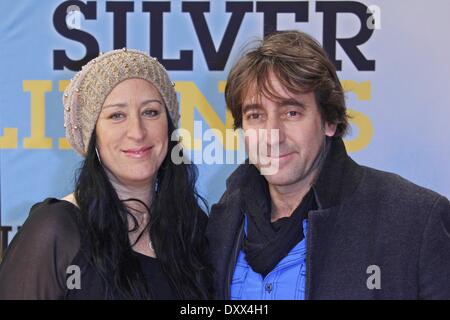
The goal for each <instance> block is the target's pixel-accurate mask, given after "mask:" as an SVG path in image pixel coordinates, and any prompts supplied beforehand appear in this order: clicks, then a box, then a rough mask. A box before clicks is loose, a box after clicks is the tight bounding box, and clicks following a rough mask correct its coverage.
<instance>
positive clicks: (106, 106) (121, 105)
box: [103, 99, 163, 109]
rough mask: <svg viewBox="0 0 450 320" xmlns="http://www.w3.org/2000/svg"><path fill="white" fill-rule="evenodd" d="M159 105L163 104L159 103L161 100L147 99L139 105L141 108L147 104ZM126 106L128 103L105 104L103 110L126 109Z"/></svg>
mask: <svg viewBox="0 0 450 320" xmlns="http://www.w3.org/2000/svg"><path fill="white" fill-rule="evenodd" d="M155 102H156V103H159V104H160V105H162V104H163V103H162V102H161V100H158V99H148V100H145V101H143V102H142V103H141V106H143V105H146V104H149V103H155ZM127 106H128V103H125V102H118V103H111V104H107V105H104V106H103V109H106V108H113V107H120V108H123V107H127Z"/></svg>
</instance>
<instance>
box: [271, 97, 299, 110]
mask: <svg viewBox="0 0 450 320" xmlns="http://www.w3.org/2000/svg"><path fill="white" fill-rule="evenodd" d="M277 104H278V106H280V107H286V106H293V107H300V108H302V109H306V106H305V104H304V103H303V102H301V101H298V100H296V99H282V100H280V101H278V103H277Z"/></svg>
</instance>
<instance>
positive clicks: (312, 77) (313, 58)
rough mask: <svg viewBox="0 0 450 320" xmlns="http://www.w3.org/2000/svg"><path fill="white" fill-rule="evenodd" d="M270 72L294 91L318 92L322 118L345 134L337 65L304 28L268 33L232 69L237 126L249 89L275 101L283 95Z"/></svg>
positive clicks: (229, 90) (229, 91)
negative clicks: (279, 94)
mask: <svg viewBox="0 0 450 320" xmlns="http://www.w3.org/2000/svg"><path fill="white" fill-rule="evenodd" d="M270 74H273V75H274V76H275V77H276V78H277V79H278V80H279V81H280V83H281V84H282V85H283V86H284V87H285V88H286V89H287V90H288V91H290V92H292V93H294V94H298V93H307V92H314V95H315V98H316V102H317V105H318V107H319V112H320V114H321V116H322V120H323V121H326V122H328V123H330V124H336V125H337V128H336V133H335V136H336V137H342V136H343V135H345V133H346V131H347V127H348V118H347V114H346V107H345V98H344V92H343V89H342V86H341V83H340V82H339V79H338V77H337V74H336V68H335V66H334V65H333V63H332V62H331V61H330V60H329V58H328V56H327V54H326V52H325V50H323V49H322V47H321V46H320V44H319V43H318V42H317V41H316V40H315V39H313V38H312V37H311V36H309V35H307V34H306V33H303V32H300V31H279V32H275V33H272V34H270V35H268V36H266V37H265V38H264V39H263V40H262V41H261V42H260V43H259V45H258V46H257V47H256V48H255V49H252V50H251V51H249V52H247V53H246V54H244V55H243V56H242V57H241V58H240V59H239V60H238V62H237V63H236V64H235V65H234V67H233V68H232V69H231V71H230V74H229V75H228V79H227V85H226V87H225V100H226V104H227V107H228V108H229V109H230V111H231V113H232V115H233V117H234V127H235V128H240V127H242V104H243V102H244V99H245V98H246V94H247V93H248V92H249V90H251V89H256V92H260V93H261V94H263V95H264V96H266V97H268V98H270V99H272V100H275V101H276V100H279V99H280V98H281V97H279V96H277V94H276V93H275V90H274V89H273V86H272V84H271V83H270V81H269V75H270Z"/></svg>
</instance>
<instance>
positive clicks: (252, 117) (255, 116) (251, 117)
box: [247, 113, 261, 120]
mask: <svg viewBox="0 0 450 320" xmlns="http://www.w3.org/2000/svg"><path fill="white" fill-rule="evenodd" d="M259 118H261V115H260V114H259V113H250V114H248V115H247V120H258V119H259Z"/></svg>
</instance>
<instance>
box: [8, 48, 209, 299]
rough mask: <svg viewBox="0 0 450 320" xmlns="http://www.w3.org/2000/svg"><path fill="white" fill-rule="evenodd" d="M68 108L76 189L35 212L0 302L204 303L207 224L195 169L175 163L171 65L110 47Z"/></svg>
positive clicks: (78, 82)
mask: <svg viewBox="0 0 450 320" xmlns="http://www.w3.org/2000/svg"><path fill="white" fill-rule="evenodd" d="M63 102H64V120H65V128H66V137H67V139H68V141H69V142H70V144H71V145H72V147H73V148H74V149H75V150H76V151H77V152H79V153H80V154H81V155H83V156H84V157H85V159H84V162H83V165H82V167H81V169H80V171H79V174H78V177H77V180H76V185H75V191H74V193H73V194H70V195H68V196H66V197H65V198H63V199H62V200H57V199H53V198H49V199H46V200H45V201H43V202H41V203H38V204H36V205H34V206H33V207H32V209H31V212H30V215H29V217H28V219H27V221H26V222H25V224H24V225H23V227H22V228H21V230H20V231H19V232H18V234H17V235H16V237H15V238H14V239H13V241H12V243H11V245H10V247H9V248H8V250H7V252H6V254H5V257H4V259H3V262H2V264H1V266H0V299H64V298H65V299H148V298H150V299H206V298H208V295H209V283H210V271H209V269H208V267H207V264H206V262H205V261H206V259H205V256H204V252H206V250H205V243H204V237H203V233H204V228H205V225H206V220H207V217H206V215H205V214H204V213H203V211H202V210H201V209H200V207H199V205H198V202H197V200H198V198H199V196H198V195H197V193H196V191H195V180H196V169H195V167H193V166H191V165H187V164H183V163H182V164H179V165H175V164H174V163H173V162H172V161H171V157H170V156H171V153H172V152H171V151H172V149H173V148H174V147H175V146H176V145H177V142H174V141H172V140H171V139H170V138H171V137H172V133H173V132H174V130H175V125H176V124H177V122H178V118H179V114H178V103H177V98H176V92H175V90H174V88H173V84H172V83H171V82H170V80H169V78H168V75H167V72H166V71H165V69H164V67H163V66H162V65H161V64H160V63H159V62H158V61H157V60H156V59H154V58H151V57H149V56H148V55H146V54H145V53H142V52H138V51H135V50H126V49H123V50H115V51H111V52H109V53H106V54H104V55H101V56H99V57H97V58H96V59H94V60H92V61H91V62H89V63H88V64H87V65H86V66H85V67H83V69H82V71H80V72H79V73H77V74H76V75H75V77H74V79H73V80H72V81H71V83H70V85H69V86H68V87H67V89H66V91H65V93H64V98H63ZM176 150H178V148H177V149H176Z"/></svg>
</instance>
